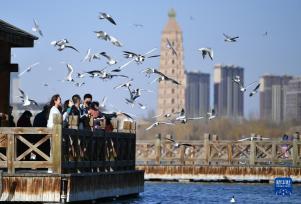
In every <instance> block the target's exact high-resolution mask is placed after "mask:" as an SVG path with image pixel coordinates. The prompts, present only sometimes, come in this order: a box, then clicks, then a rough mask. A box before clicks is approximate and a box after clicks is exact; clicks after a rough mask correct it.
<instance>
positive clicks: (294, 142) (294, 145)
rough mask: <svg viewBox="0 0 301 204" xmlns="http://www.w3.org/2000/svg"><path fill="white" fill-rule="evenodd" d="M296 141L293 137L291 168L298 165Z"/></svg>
mask: <svg viewBox="0 0 301 204" xmlns="http://www.w3.org/2000/svg"><path fill="white" fill-rule="evenodd" d="M297 142H298V139H297V138H296V137H294V139H293V152H292V154H293V155H292V156H293V166H298V165H299V159H298V155H299V152H298V144H297Z"/></svg>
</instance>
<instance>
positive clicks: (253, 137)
mask: <svg viewBox="0 0 301 204" xmlns="http://www.w3.org/2000/svg"><path fill="white" fill-rule="evenodd" d="M269 139H270V138H267V137H257V136H252V137H248V138H243V139H240V140H237V142H243V141H246V140H249V141H253V140H269Z"/></svg>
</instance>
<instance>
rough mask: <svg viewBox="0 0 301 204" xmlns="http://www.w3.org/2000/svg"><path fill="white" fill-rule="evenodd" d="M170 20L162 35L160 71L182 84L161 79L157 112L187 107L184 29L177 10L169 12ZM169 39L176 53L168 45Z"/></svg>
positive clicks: (169, 111) (175, 110) (168, 111)
mask: <svg viewBox="0 0 301 204" xmlns="http://www.w3.org/2000/svg"><path fill="white" fill-rule="evenodd" d="M168 17H169V19H168V22H167V24H166V25H165V27H164V29H163V32H162V37H161V50H160V72H162V73H163V74H165V75H167V76H168V77H171V78H173V79H175V80H177V81H178V82H180V83H181V85H176V84H173V83H172V82H170V81H161V82H160V83H159V90H158V102H157V114H165V113H171V112H178V111H180V110H181V109H182V108H185V73H184V60H183V58H184V52H183V36H182V31H181V29H180V27H179V25H178V23H177V21H176V12H175V11H174V10H173V9H172V10H170V11H169V13H168ZM167 41H169V42H170V43H171V46H172V47H173V48H174V50H175V51H176V54H175V53H174V52H173V51H172V49H171V48H170V47H168V46H167Z"/></svg>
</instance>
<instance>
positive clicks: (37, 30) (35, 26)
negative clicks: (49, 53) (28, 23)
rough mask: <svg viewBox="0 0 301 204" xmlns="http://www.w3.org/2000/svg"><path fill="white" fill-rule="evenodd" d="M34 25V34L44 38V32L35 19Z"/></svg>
mask: <svg viewBox="0 0 301 204" xmlns="http://www.w3.org/2000/svg"><path fill="white" fill-rule="evenodd" d="M33 24H34V26H33V27H32V31H33V32H38V33H39V34H40V36H41V37H43V33H42V30H41V28H40V26H39V24H38V22H37V21H36V20H35V19H33Z"/></svg>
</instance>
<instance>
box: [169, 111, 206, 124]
mask: <svg viewBox="0 0 301 204" xmlns="http://www.w3.org/2000/svg"><path fill="white" fill-rule="evenodd" d="M203 118H204V117H196V118H187V117H186V115H185V110H184V108H182V110H181V112H180V115H179V116H178V117H176V119H175V120H176V121H180V122H181V123H187V121H188V120H200V119H203Z"/></svg>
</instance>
